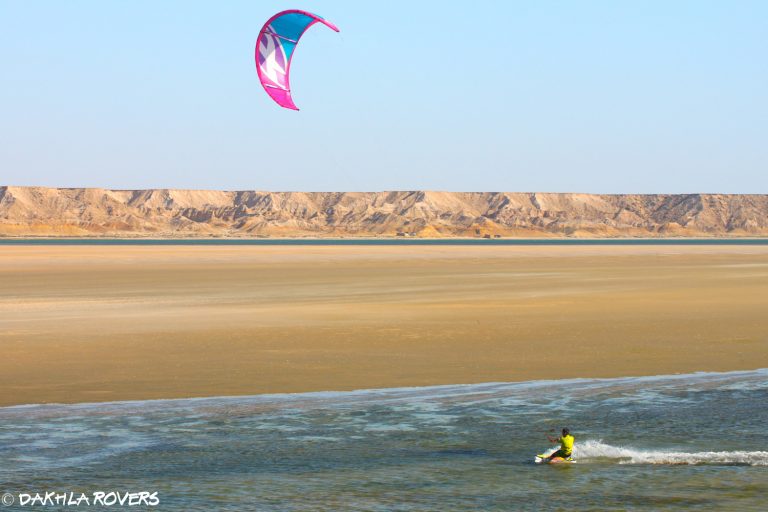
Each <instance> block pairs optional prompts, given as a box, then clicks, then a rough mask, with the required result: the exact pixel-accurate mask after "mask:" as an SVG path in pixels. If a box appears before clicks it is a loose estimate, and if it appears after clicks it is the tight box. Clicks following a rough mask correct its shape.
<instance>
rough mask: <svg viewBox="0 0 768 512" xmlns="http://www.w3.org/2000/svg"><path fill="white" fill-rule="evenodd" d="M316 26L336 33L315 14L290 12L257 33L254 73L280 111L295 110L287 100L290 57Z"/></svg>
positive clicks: (291, 100) (288, 97)
mask: <svg viewBox="0 0 768 512" xmlns="http://www.w3.org/2000/svg"><path fill="white" fill-rule="evenodd" d="M318 22H319V23H322V24H323V25H325V26H327V27H329V28H331V29H333V30H335V31H336V32H338V31H339V29H338V28H337V27H336V25H334V24H333V23H331V22H329V21H326V20H324V19H323V18H321V17H320V16H318V15H317V14H312V13H311V12H306V11H298V10H290V11H283V12H279V13H277V14H275V15H274V16H272V17H271V18H269V20H267V22H266V23H265V24H264V26H263V27H262V28H261V31H260V32H259V39H258V41H257V42H256V72H257V73H258V74H259V81H260V82H261V85H262V86H263V87H264V90H265V91H267V94H269V95H270V96H271V97H272V99H273V100H275V101H276V102H277V104H278V105H280V106H281V107H285V108H290V109H293V110H299V109H298V107H297V106H296V104H295V103H294V102H293V99H292V98H291V84H290V80H289V75H290V72H291V57H293V51H294V50H295V49H296V45H297V44H298V42H299V39H301V36H302V35H303V34H304V32H306V31H307V29H308V28H309V27H311V26H312V25H314V24H315V23H318Z"/></svg>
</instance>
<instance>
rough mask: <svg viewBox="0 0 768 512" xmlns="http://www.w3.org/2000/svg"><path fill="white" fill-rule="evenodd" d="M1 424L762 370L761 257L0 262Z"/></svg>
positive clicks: (690, 249) (12, 258)
mask: <svg viewBox="0 0 768 512" xmlns="http://www.w3.org/2000/svg"><path fill="white" fill-rule="evenodd" d="M0 289H2V291H3V293H2V294H1V295H0V347H1V348H2V355H3V371H2V372H0V405H13V404H25V403H46V402H83V401H107V400H130V399H152V398H177V397H193V396H217V395H234V394H256V393H272V392H299V391H313V390H348V389H359V388H375V387H393V386H422V385H433V384H454V383H471V382H487V381H515V380H528V379H541V378H545V379H549V378H566V377H611V376H626V375H652V374H668V373H675V372H693V371H727V370H739V369H754V368H760V367H768V314H766V313H767V312H768V247H767V246H527V247H520V246H489V247H478V246H4V247H0Z"/></svg>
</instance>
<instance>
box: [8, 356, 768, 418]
mask: <svg viewBox="0 0 768 512" xmlns="http://www.w3.org/2000/svg"><path fill="white" fill-rule="evenodd" d="M763 373H765V374H767V375H768V367H766V368H753V369H748V370H728V371H721V372H717V371H697V372H691V373H672V374H660V375H625V376H621V377H572V378H565V379H532V380H523V381H489V382H471V383H458V384H435V385H430V386H402V387H390V388H362V389H348V390H313V391H298V392H294V393H259V394H253V395H215V396H189V397H177V398H152V399H145V400H141V399H139V400H113V401H108V402H50V403H45V402H43V403H30V404H16V405H4V406H0V413H3V412H22V411H27V410H32V409H58V408H73V409H74V408H77V409H88V408H91V407H105V406H106V407H132V406H144V405H148V406H152V405H157V406H162V405H178V404H183V403H190V404H191V403H193V402H198V403H202V402H213V401H222V402H237V401H241V400H242V401H252V400H265V401H272V400H281V399H282V400H294V399H310V400H311V399H335V398H341V397H352V396H360V397H364V396H365V395H368V394H402V393H407V392H422V391H451V390H455V391H467V390H468V388H492V387H501V386H503V387H509V386H520V387H523V386H532V387H533V386H550V385H554V386H558V385H559V386H563V385H567V384H587V383H601V384H602V383H606V384H610V383H613V382H615V383H625V382H626V381H648V382H653V381H657V380H675V379H679V380H686V379H695V378H708V377H709V378H717V377H721V378H727V377H739V376H750V375H754V374H763ZM469 391H472V390H469ZM479 391H480V390H478V392H479Z"/></svg>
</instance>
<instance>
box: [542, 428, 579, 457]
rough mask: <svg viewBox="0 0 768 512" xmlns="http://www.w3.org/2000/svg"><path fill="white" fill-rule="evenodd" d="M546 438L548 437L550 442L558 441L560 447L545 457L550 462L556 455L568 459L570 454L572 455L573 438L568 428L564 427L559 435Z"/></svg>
mask: <svg viewBox="0 0 768 512" xmlns="http://www.w3.org/2000/svg"><path fill="white" fill-rule="evenodd" d="M547 439H549V442H550V443H560V449H559V450H557V451H556V452H555V453H553V454H552V455H550V456H549V457H547V460H548V462H551V461H552V459H554V458H556V457H559V458H561V459H563V460H569V459H570V458H571V455H573V443H574V441H575V439H574V438H573V436H572V435H571V431H570V430H569V429H567V428H564V429H563V431H562V435H561V436H560V437H557V438H555V437H551V436H547Z"/></svg>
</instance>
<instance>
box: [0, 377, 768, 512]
mask: <svg viewBox="0 0 768 512" xmlns="http://www.w3.org/2000/svg"><path fill="white" fill-rule="evenodd" d="M767 403H768V370H759V371H753V372H738V373H725V374H693V375H684V376H668V377H649V378H626V379H604V380H569V381H536V382H526V383H498V384H478V385H467V386H439V387H428V388H408V389H391V390H369V391H358V392H341V393H309V394H297V395H261V396H253V397H239V398H215V399H192V400H167V401H150V402H124V403H110V404H87V405H70V406H60V405H46V406H23V407H9V408H0V458H1V460H2V464H0V493H2V492H11V493H12V494H17V493H33V492H44V491H46V490H48V491H60V492H63V491H76V492H85V493H92V492H94V491H97V490H104V489H111V490H120V491H141V490H147V491H157V492H158V493H159V494H158V497H159V499H160V506H159V507H158V508H159V509H160V510H268V511H271V510H275V511H277V510H280V511H283V510H329V511H330V510H375V511H378V510H381V511H385V510H403V511H411V510H436V511H437V510H440V511H446V510H543V509H554V510H558V509H561V510H687V509H691V508H694V509H704V510H765V504H766V495H768V447H766V435H765V426H766V425H768V407H766V404H767ZM563 425H567V426H569V427H571V429H572V430H573V432H574V434H575V436H576V439H577V444H576V450H575V458H576V460H577V463H576V464H572V465H561V466H540V465H535V464H533V463H532V461H533V456H534V455H535V454H536V453H538V452H541V451H543V450H545V449H547V448H548V447H549V443H547V442H546V439H545V435H546V434H547V433H548V432H549V431H550V430H552V429H559V428H560V427H561V426H563ZM12 509H13V507H10V508H9V510H12ZM25 509H30V508H29V507H27V508H25ZM49 509H50V507H49ZM134 509H135V507H134Z"/></svg>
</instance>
